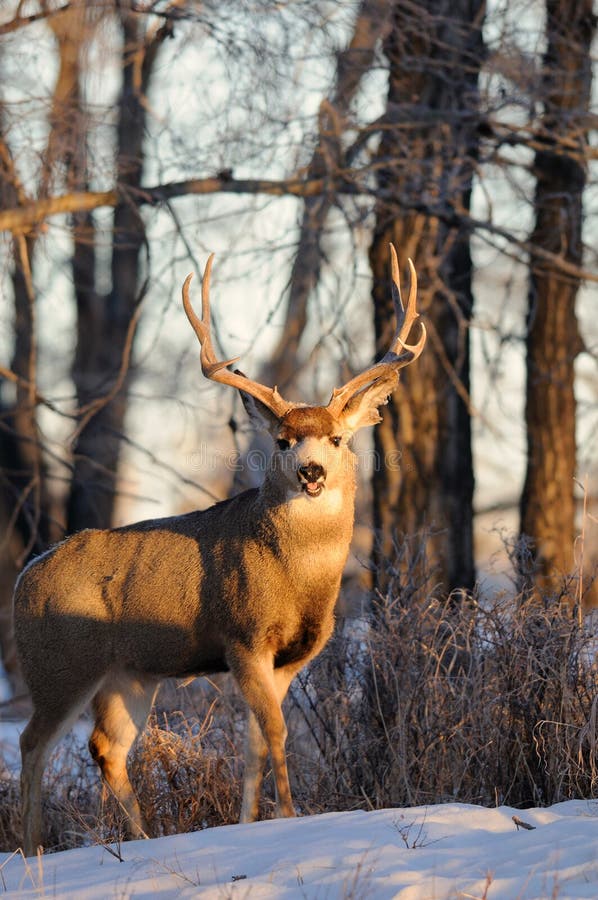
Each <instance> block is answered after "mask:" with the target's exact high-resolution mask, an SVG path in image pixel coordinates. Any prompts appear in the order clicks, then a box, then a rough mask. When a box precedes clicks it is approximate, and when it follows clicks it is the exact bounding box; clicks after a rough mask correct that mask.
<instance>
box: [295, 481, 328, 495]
mask: <svg viewBox="0 0 598 900" xmlns="http://www.w3.org/2000/svg"><path fill="white" fill-rule="evenodd" d="M301 490H302V491H304V492H305V493H306V494H307V496H308V497H319V496H320V494H321V493H322V491H323V490H324V485H323V484H322V482H321V481H303V482H302V483H301Z"/></svg>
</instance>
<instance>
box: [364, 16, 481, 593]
mask: <svg viewBox="0 0 598 900" xmlns="http://www.w3.org/2000/svg"><path fill="white" fill-rule="evenodd" d="M483 11H484V4H483V3H482V2H480V0H457V2H452V3H449V2H448V0H427V2H426V3H424V4H422V5H421V7H419V8H418V12H417V13H416V12H415V10H414V9H413V7H412V6H408V5H406V4H402V3H397V4H396V7H395V13H394V19H393V29H392V33H391V34H390V36H389V38H388V39H387V41H386V44H385V52H386V56H387V59H388V63H389V66H390V74H389V88H388V103H387V114H386V121H385V125H384V130H383V135H382V139H381V142H380V148H379V153H378V164H379V170H378V196H379V198H380V199H379V200H378V204H377V207H376V224H375V231H374V238H373V241H372V245H371V248H370V263H371V267H372V272H373V277H374V285H373V299H374V315H375V327H376V340H377V347H378V352H379V353H383V352H384V350H385V348H386V347H387V344H388V339H389V333H390V331H391V328H392V304H391V297H390V290H389V279H388V244H389V242H390V241H393V242H394V243H395V244H396V246H397V249H398V251H399V256H400V260H401V263H402V266H401V268H402V271H403V272H405V271H406V260H407V257H411V258H412V259H413V260H414V263H415V266H416V268H417V272H418V277H419V284H420V290H419V305H420V308H421V309H422V310H423V312H424V315H425V320H426V323H427V325H428V331H429V341H428V346H427V348H426V350H425V352H424V353H423V355H422V356H421V357H420V359H419V361H418V362H417V364H415V365H414V366H413V367H411V368H409V369H406V370H405V371H404V373H403V375H402V378H401V385H400V387H399V389H398V390H397V391H396V392H395V394H394V396H393V397H392V398H391V401H390V403H389V405H388V407H387V409H386V410H385V413H384V419H383V422H382V424H381V425H379V426H378V428H377V429H376V435H375V442H376V451H377V460H378V465H377V469H376V472H375V475H374V525H375V528H376V531H377V538H378V540H377V543H376V545H375V548H374V557H373V563H374V570H375V572H376V578H377V586H378V587H379V588H381V589H382V590H384V589H386V587H387V585H388V581H389V574H388V564H389V562H390V561H391V560H392V558H393V555H394V550H393V548H394V545H395V542H396V541H397V540H399V541H400V540H401V538H402V536H403V535H411V534H414V533H416V532H420V531H422V530H426V531H427V532H429V536H428V543H427V546H428V564H429V566H430V567H431V568H432V570H433V571H434V581H435V582H436V583H440V584H441V585H442V587H443V588H444V590H445V591H447V592H448V591H452V590H453V589H455V588H471V587H472V585H473V583H474V578H475V570H474V560H473V523H472V500H473V487H474V480H473V465H472V453H471V424H470V409H469V403H468V396H469V322H470V319H471V313H472V305H473V297H472V292H471V278H472V267H471V256H470V249H469V231H468V229H467V227H466V226H464V225H462V222H461V218H460V214H461V213H467V212H468V210H469V206H470V199H471V188H472V178H473V172H474V166H475V161H476V157H477V151H478V91H477V82H478V75H479V70H480V66H481V64H482V61H483V52H484V49H483V41H482V32H481V29H482V24H483Z"/></svg>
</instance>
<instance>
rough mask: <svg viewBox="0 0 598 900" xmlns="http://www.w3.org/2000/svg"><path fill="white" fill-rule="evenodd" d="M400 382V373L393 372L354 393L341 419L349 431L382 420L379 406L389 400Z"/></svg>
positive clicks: (354, 430)
mask: <svg viewBox="0 0 598 900" xmlns="http://www.w3.org/2000/svg"><path fill="white" fill-rule="evenodd" d="M398 383H399V373H398V372H391V373H390V374H386V375H384V376H381V377H380V378H377V379H376V380H375V381H373V382H372V384H370V385H368V387H366V388H363V389H362V390H361V391H359V392H358V393H357V394H354V396H353V397H351V399H350V400H349V402H348V403H347V405H346V406H345V407H344V409H343V411H342V413H341V421H342V423H343V425H344V426H345V428H346V429H347V431H350V432H353V433H354V432H356V431H358V430H359V429H360V428H365V427H367V426H368V425H376V423H377V422H380V421H382V417H381V415H380V413H379V411H378V408H379V407H380V406H383V405H384V404H385V403H387V402H388V398H389V397H390V395H391V394H392V392H393V391H394V389H395V388H396V386H397V384H398Z"/></svg>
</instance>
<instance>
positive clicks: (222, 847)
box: [0, 800, 598, 900]
mask: <svg viewBox="0 0 598 900" xmlns="http://www.w3.org/2000/svg"><path fill="white" fill-rule="evenodd" d="M513 815H516V816H519V817H520V818H521V819H523V820H524V821H525V822H526V823H528V824H530V825H533V826H535V828H534V830H524V829H519V830H518V829H517V828H516V825H515V824H514V822H513V820H512V816H513ZM119 855H120V857H121V859H119V858H118V857H119ZM0 892H1V893H2V895H3V896H6V897H10V896H18V897H20V898H29V897H31V898H33V897H39V896H40V895H41V894H43V893H45V894H48V895H50V896H52V897H54V898H75V897H76V898H77V900H93V898H97V900H106V898H111V897H114V898H117V897H118V898H129V897H135V898H139V900H141V898H150V897H152V898H154V897H160V900H166V898H171V897H172V898H174V897H177V898H179V897H214V898H221V897H226V898H256V900H260V898H282V897H284V898H295V897H297V898H310V900H316V898H317V900H325V898H326V900H334V898H341V897H352V898H357V897H363V898H366V897H367V898H370V897H372V898H380V900H385V898H391V897H393V898H398V900H444V898H447V900H448V898H455V900H466V898H479V900H481V898H486V900H510V898H512V900H515V898H517V900H533V898H538V900H540V898H542V900H544V898H555V900H556V898H558V900H575V898H593V900H595V898H596V897H598V802H594V801H584V800H571V801H568V802H566V803H560V804H557V805H555V806H553V807H551V808H547V809H533V810H525V811H521V810H514V809H510V808H507V807H500V808H497V809H484V808H482V807H479V806H470V805H465V804H458V803H453V804H447V805H437V806H429V807H418V808H414V809H402V810H401V809H386V810H380V811H374V812H362V811H357V812H339V813H328V814H326V815H320V816H309V817H305V818H297V819H278V820H269V821H265V822H256V823H254V824H252V825H229V826H223V827H221V828H211V829H206V830H205V831H200V832H195V833H193V834H186V835H176V836H173V837H165V838H159V839H156V840H147V841H133V842H130V843H124V844H120V845H118V846H116V845H112V848H111V850H109V849H107V848H105V847H103V846H95V847H87V848H81V849H78V850H68V851H65V852H63V853H55V854H50V855H48V856H44V857H41V858H40V859H29V860H24V859H23V858H22V856H20V855H19V854H12V855H10V854H4V855H3V856H2V857H1V858H0Z"/></svg>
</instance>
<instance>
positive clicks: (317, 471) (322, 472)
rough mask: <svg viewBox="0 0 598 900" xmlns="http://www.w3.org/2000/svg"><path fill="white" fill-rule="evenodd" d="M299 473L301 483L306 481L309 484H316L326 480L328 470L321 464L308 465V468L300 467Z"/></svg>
mask: <svg viewBox="0 0 598 900" xmlns="http://www.w3.org/2000/svg"><path fill="white" fill-rule="evenodd" d="M297 471H298V475H299V481H305V482H307V483H308V484H315V483H316V482H318V481H324V479H325V478H326V469H325V468H324V466H321V465H320V463H313V462H312V463H308V464H307V465H306V466H300V467H299V469H298V470H297Z"/></svg>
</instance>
